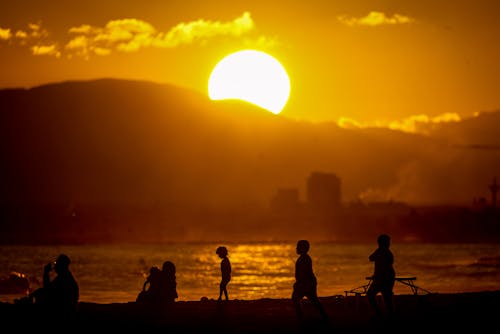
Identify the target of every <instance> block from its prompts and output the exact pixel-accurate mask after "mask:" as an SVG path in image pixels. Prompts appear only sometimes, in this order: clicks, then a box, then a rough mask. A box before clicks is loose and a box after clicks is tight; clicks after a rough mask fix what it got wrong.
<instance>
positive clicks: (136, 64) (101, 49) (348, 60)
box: [0, 0, 500, 127]
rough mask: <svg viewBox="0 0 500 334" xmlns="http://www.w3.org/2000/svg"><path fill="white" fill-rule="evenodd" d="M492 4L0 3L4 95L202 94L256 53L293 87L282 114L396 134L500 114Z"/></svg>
mask: <svg viewBox="0 0 500 334" xmlns="http://www.w3.org/2000/svg"><path fill="white" fill-rule="evenodd" d="M499 16H500V2H498V1H495V0H491V1H485V0H469V1H443V0H418V1H409V0H392V1H390V0H382V1H376V2H375V1H371V0H353V1H335V0H309V1H287V0H280V1H268V0H265V1H237V0H218V1H195V0H182V1H172V0H169V1H161V0H155V1H151V0H140V1H139V0H125V1H118V0H112V1H109V0H106V1H102V0H100V1H97V0H86V1H71V2H67V1H61V0H53V1H48V2H41V1H36V0H16V1H9V2H3V3H2V9H1V11H0V73H1V75H0V87H2V88H4V87H19V86H23V87H31V86H34V85H39V84H43V83H48V82H54V81H64V80H75V79H76V80H80V79H91V78H102V77H113V78H127V79H146V80H151V81H155V82H164V83H173V84H176V85H181V86H185V87H188V88H193V89H196V90H199V91H201V92H203V93H206V89H207V81H208V77H209V74H210V72H211V70H212V68H213V67H214V66H215V64H216V63H217V61H218V60H220V59H221V58H222V57H224V56H225V55H227V54H228V53H230V52H233V51H237V50H240V49H245V48H255V49H259V50H262V51H266V52H268V53H270V54H272V55H273V56H275V57H276V58H277V59H278V60H279V61H280V62H281V63H282V64H283V65H284V66H285V68H286V69H287V71H288V73H289V75H290V79H291V85H292V92H291V97H290V100H289V103H288V104H287V106H286V107H285V109H284V110H283V112H282V114H283V115H286V116H288V117H293V118H298V119H305V120H311V121H327V120H328V121H339V120H341V119H342V120H343V122H344V123H343V124H372V125H373V124H380V125H384V126H385V125H389V124H390V122H396V123H392V125H391V126H394V127H398V126H401V125H404V124H408V122H409V121H410V120H412V119H419V120H421V121H425V122H431V121H440V120H457V119H459V118H460V117H462V118H463V117H468V116H472V115H473V114H474V113H475V112H479V111H486V110H493V109H498V108H500V94H499V93H498V92H499V91H498V87H500V62H499V59H500V43H499V42H498V41H499V40H500V23H499V22H500V21H499V19H498V18H499Z"/></svg>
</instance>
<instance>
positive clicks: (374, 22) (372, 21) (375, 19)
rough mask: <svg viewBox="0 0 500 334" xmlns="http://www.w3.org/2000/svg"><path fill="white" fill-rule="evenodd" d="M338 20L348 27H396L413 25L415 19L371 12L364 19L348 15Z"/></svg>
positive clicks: (339, 17)
mask: <svg viewBox="0 0 500 334" xmlns="http://www.w3.org/2000/svg"><path fill="white" fill-rule="evenodd" d="M337 19H338V20H339V21H340V22H341V23H342V24H345V25H347V26H350V27H353V26H370V27H374V26H380V25H395V24H407V23H412V22H414V21H415V19H413V18H411V17H408V16H404V15H401V14H394V15H392V16H387V15H385V14H384V13H382V12H377V11H371V12H370V13H369V14H368V15H366V16H364V17H359V18H357V17H349V16H347V15H341V16H338V17H337Z"/></svg>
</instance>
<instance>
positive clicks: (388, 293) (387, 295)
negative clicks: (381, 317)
mask: <svg viewBox="0 0 500 334" xmlns="http://www.w3.org/2000/svg"><path fill="white" fill-rule="evenodd" d="M392 287H393V284H389V285H388V286H386V287H384V289H383V290H382V297H383V298H384V303H385V307H386V310H387V315H388V316H392V314H393V312H394V306H393V303H392V301H393V297H394V296H393V293H392Z"/></svg>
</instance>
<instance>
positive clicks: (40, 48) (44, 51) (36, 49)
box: [31, 44, 61, 58]
mask: <svg viewBox="0 0 500 334" xmlns="http://www.w3.org/2000/svg"><path fill="white" fill-rule="evenodd" d="M31 52H32V53H33V55H35V56H55V57H56V58H59V57H61V52H59V51H58V49H57V45H55V44H52V45H35V46H32V47H31Z"/></svg>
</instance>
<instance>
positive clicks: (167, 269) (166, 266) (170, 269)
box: [161, 261, 175, 275]
mask: <svg viewBox="0 0 500 334" xmlns="http://www.w3.org/2000/svg"><path fill="white" fill-rule="evenodd" d="M161 269H162V271H163V272H164V273H166V274H168V275H175V264H174V263H173V262H171V261H165V262H163V266H162V268H161Z"/></svg>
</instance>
